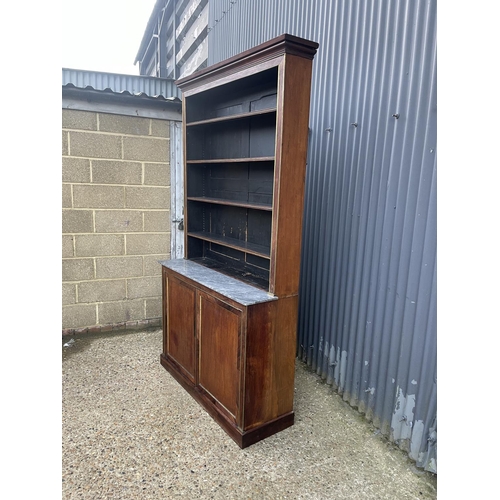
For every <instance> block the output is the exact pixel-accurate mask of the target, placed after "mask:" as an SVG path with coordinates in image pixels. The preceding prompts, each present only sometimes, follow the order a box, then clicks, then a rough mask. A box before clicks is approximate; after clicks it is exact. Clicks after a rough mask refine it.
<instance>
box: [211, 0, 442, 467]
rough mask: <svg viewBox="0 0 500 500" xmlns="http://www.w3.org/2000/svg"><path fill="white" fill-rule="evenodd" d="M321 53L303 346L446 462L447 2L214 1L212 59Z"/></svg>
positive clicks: (357, 403)
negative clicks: (442, 452) (440, 415)
mask: <svg viewBox="0 0 500 500" xmlns="http://www.w3.org/2000/svg"><path fill="white" fill-rule="evenodd" d="M284 32H286V33H290V34H292V35H297V36H301V37H304V38H308V39H311V40H314V41H316V42H319V49H318V53H317V55H316V57H315V60H314V63H313V79H312V92H311V112H310V142H309V151H308V169H307V178H306V198H305V211H304V233H303V236H304V237H303V250H302V264H301V288H300V306H299V329H298V330H299V333H298V351H297V353H298V356H299V357H300V358H301V359H302V360H304V361H305V362H306V363H307V364H308V365H309V366H310V367H311V368H312V369H313V370H315V371H316V372H317V373H318V374H319V375H320V376H321V377H323V378H324V379H325V380H326V382H327V383H329V384H332V385H333V387H334V388H335V389H336V390H337V392H338V393H339V394H341V395H342V397H343V399H344V400H346V401H348V402H349V403H350V404H351V405H353V406H354V407H357V408H358V409H359V411H360V412H362V413H365V414H366V418H367V419H369V420H370V421H373V423H374V424H375V426H377V427H378V428H379V429H380V430H381V432H382V433H383V434H385V435H386V436H388V437H389V438H390V439H391V440H393V441H395V442H396V443H397V444H398V445H399V446H400V447H401V448H403V449H405V450H406V451H407V452H408V454H409V455H410V457H411V458H412V459H414V460H415V461H416V463H417V465H418V466H420V467H423V468H425V469H427V470H430V471H433V472H436V470H437V463H436V460H437V459H436V447H437V418H436V408H437V398H436V363H437V355H436V351H437V349H436V330H437V326H436V273H437V269H436V244H437V241H436V240H437V232H436V199H437V195H436V189H437V186H436V141H437V131H436V114H437V109H436V108H437V104H436V68H437V65H436V0H387V1H378V2H367V1H363V0H338V1H329V0H303V1H301V2H296V1H292V0H252V1H249V0H219V1H213V0H211V1H210V2H209V22H208V40H209V43H208V46H209V54H208V64H209V65H211V64H214V63H217V62H219V61H221V60H223V59H226V58H228V57H231V56H233V55H235V54H237V53H239V52H242V51H244V50H247V49H249V48H251V47H253V46H255V45H257V44H259V43H263V42H265V41H267V40H269V39H270V38H273V37H275V36H278V35H280V34H282V33H284Z"/></svg>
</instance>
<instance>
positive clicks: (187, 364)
mask: <svg viewBox="0 0 500 500" xmlns="http://www.w3.org/2000/svg"><path fill="white" fill-rule="evenodd" d="M195 299H196V290H195V289H194V288H192V287H191V286H189V285H187V284H186V283H183V282H182V281H179V280H177V279H175V278H173V277H172V276H167V298H166V300H167V339H166V354H167V356H169V357H170V358H171V359H173V360H174V361H175V362H176V363H177V364H178V365H179V366H180V367H181V368H182V371H183V374H184V375H185V376H187V377H188V378H189V379H190V380H191V381H192V382H193V383H194V381H195V366H196V363H195V347H196V344H195V317H196V314H195V306H196V303H195Z"/></svg>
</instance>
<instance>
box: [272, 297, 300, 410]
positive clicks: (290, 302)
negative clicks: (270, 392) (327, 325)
mask: <svg viewBox="0 0 500 500" xmlns="http://www.w3.org/2000/svg"><path fill="white" fill-rule="evenodd" d="M298 307H299V300H298V295H295V296H293V297H287V298H284V299H280V300H279V301H278V304H277V313H276V320H275V329H274V336H273V342H274V345H273V352H274V353H275V356H274V384H275V387H276V393H277V394H278V401H277V412H278V413H277V414H278V415H283V414H285V413H288V412H291V411H293V397H294V383H295V381H294V378H295V353H296V352H297V349H296V345H297V319H298Z"/></svg>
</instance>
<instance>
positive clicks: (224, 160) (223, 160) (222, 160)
mask: <svg viewBox="0 0 500 500" xmlns="http://www.w3.org/2000/svg"><path fill="white" fill-rule="evenodd" d="M254 161H255V162H258V161H274V156H259V157H254V158H218V159H213V160H186V163H189V164H196V163H198V164H202V163H248V162H254Z"/></svg>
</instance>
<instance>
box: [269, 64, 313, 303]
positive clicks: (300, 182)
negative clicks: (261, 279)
mask: <svg viewBox="0 0 500 500" xmlns="http://www.w3.org/2000/svg"><path fill="white" fill-rule="evenodd" d="M311 69H312V61H311V60H309V59H303V58H301V57H298V56H294V55H290V54H286V56H285V64H284V67H283V70H282V71H281V72H280V78H281V79H282V82H281V83H280V90H281V92H282V95H280V96H279V99H280V103H279V106H280V109H281V110H282V114H281V117H280V118H279V119H278V132H277V133H278V137H279V138H281V145H280V143H279V142H278V146H277V151H276V158H277V161H276V172H275V188H274V196H275V201H274V207H275V214H274V228H273V238H274V242H275V245H273V253H272V255H271V259H272V261H273V263H274V269H273V271H274V274H273V275H272V276H271V291H272V292H273V293H274V294H275V295H277V296H279V297H282V296H287V295H294V294H296V293H298V288H299V271H300V251H301V236H302V215H303V206H304V187H305V171H306V160H307V141H308V125H309V102H310V92H311Z"/></svg>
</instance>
